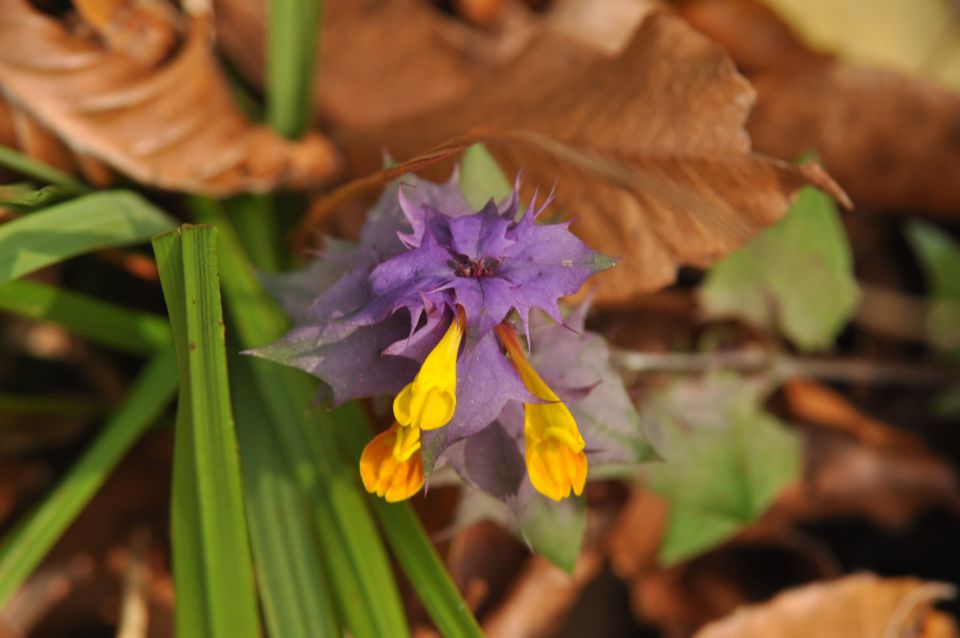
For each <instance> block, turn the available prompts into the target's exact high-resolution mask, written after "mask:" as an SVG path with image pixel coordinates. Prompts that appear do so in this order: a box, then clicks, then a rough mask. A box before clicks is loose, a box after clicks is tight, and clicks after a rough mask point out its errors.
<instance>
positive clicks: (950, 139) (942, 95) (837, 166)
mask: <svg viewBox="0 0 960 638" xmlns="http://www.w3.org/2000/svg"><path fill="white" fill-rule="evenodd" d="M751 81H752V82H753V85H754V86H755V87H756V89H757V96H758V97H757V105H756V108H754V110H753V113H752V114H751V116H750V121H749V123H748V130H749V131H750V134H751V136H752V137H753V139H754V142H755V143H756V146H757V148H758V149H759V150H760V151H762V152H765V153H772V154H775V155H779V156H781V157H795V156H797V155H798V154H800V153H803V152H806V151H809V150H811V149H813V150H815V151H816V152H817V153H818V154H819V156H820V158H821V161H822V162H823V165H824V167H826V169H827V170H828V171H830V173H831V175H833V176H834V177H835V178H836V179H837V180H838V181H839V182H840V183H841V184H843V187H844V188H845V189H846V190H847V192H848V193H850V197H851V199H852V200H853V201H854V203H855V204H856V205H858V206H865V207H869V208H873V209H880V210H910V209H912V210H916V209H921V210H925V211H930V212H935V213H940V214H953V213H955V211H956V209H957V206H958V203H960V172H958V171H960V169H958V167H960V139H958V138H957V136H956V134H955V132H956V130H957V128H958V126H960V96H958V95H957V94H955V93H953V92H951V91H948V90H946V89H942V88H939V87H937V86H935V85H933V84H931V83H929V82H926V81H923V80H919V79H915V78H910V77H907V76H904V75H900V74H898V73H894V72H890V71H881V70H876V69H868V68H860V67H853V66H845V65H839V64H838V65H833V66H829V67H827V68H824V69H816V70H810V71H803V72H797V73H791V72H784V73H780V72H770V73H761V74H757V75H755V76H752V77H751Z"/></svg>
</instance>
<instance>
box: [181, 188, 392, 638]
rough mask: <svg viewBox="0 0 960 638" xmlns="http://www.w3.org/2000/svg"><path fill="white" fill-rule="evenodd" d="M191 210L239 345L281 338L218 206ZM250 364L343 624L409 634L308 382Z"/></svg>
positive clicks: (200, 203)
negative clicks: (310, 520)
mask: <svg viewBox="0 0 960 638" xmlns="http://www.w3.org/2000/svg"><path fill="white" fill-rule="evenodd" d="M194 212H195V215H196V216H197V218H198V219H199V220H200V221H203V222H207V223H213V224H216V225H217V226H218V227H219V229H220V251H221V258H222V260H223V265H224V268H223V287H224V294H225V296H226V298H227V301H228V310H229V312H230V316H231V319H232V322H233V323H232V325H233V326H234V328H235V329H236V331H237V336H238V338H239V340H240V342H241V343H242V345H243V346H244V347H256V346H260V345H263V344H265V343H269V342H270V341H272V340H274V339H276V338H278V337H279V336H281V335H282V334H283V333H284V331H285V330H286V329H287V327H288V323H287V319H286V317H285V316H284V315H283V312H282V311H281V310H280V309H279V307H277V305H276V304H275V303H274V302H273V300H272V299H270V297H269V296H267V294H266V292H265V291H264V290H263V288H262V287H261V286H260V283H259V282H258V281H257V277H256V275H255V274H254V272H253V269H252V268H251V266H250V264H249V262H248V261H247V259H246V256H245V255H244V253H243V249H242V248H241V246H240V242H239V240H238V239H237V236H236V235H235V234H234V232H233V228H232V227H231V225H230V224H229V222H228V221H227V219H226V217H225V215H224V214H223V211H222V209H221V208H220V207H219V205H218V204H217V203H216V202H213V201H211V200H194ZM250 365H251V370H252V371H253V373H254V376H255V378H256V383H257V386H258V387H259V390H260V392H261V396H262V397H263V400H264V407H266V409H267V413H268V414H269V417H270V423H271V425H272V427H274V428H275V433H276V435H277V440H278V442H279V443H280V446H281V448H282V449H283V452H284V453H285V455H286V460H287V462H288V463H289V464H290V466H291V467H292V468H294V471H295V472H296V476H297V480H298V481H299V482H300V484H301V486H302V487H303V489H304V490H305V491H306V492H307V493H308V494H309V495H310V499H311V505H312V506H313V508H314V516H315V518H316V522H317V531H318V533H319V535H320V541H321V547H322V550H323V552H322V555H323V557H324V558H325V568H326V569H327V573H328V575H329V580H330V583H331V584H332V586H333V587H334V593H335V595H336V598H337V604H338V608H339V610H340V615H341V617H342V618H343V621H344V623H345V624H346V626H347V628H348V629H349V630H350V633H351V634H353V635H355V636H357V637H358V638H366V637H368V636H370V637H373V636H391V637H393V636H397V637H402V636H406V635H409V628H408V626H407V623H406V620H405V618H404V614H403V608H402V605H401V603H400V596H399V593H398V591H397V586H396V583H395V581H394V579H393V574H392V571H391V569H390V562H389V559H388V557H387V553H386V548H385V547H384V546H383V543H382V541H381V540H380V538H379V535H378V534H377V530H376V524H375V522H374V521H373V518H372V516H371V515H370V512H369V511H368V510H367V507H366V504H365V501H364V498H363V495H362V494H361V493H360V492H359V491H358V486H357V484H356V481H355V480H354V478H353V475H354V472H355V470H354V468H352V467H346V466H344V465H343V463H342V459H341V458H340V455H339V451H338V448H337V445H336V440H335V439H334V438H333V432H332V430H331V424H330V422H329V416H328V415H326V414H325V413H323V412H320V411H318V410H316V409H312V408H311V405H310V404H311V402H312V399H313V396H312V395H313V388H314V387H315V386H314V384H313V382H312V381H311V380H310V379H309V377H307V376H306V375H305V374H303V373H300V372H298V371H295V370H291V369H287V368H282V367H280V366H277V365H276V364H273V363H271V362H268V361H263V360H253V361H251V364H250Z"/></svg>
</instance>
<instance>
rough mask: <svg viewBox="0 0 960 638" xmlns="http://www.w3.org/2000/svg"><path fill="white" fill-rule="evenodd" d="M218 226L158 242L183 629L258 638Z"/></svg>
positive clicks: (189, 229) (187, 636) (225, 637)
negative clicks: (166, 323)
mask: <svg viewBox="0 0 960 638" xmlns="http://www.w3.org/2000/svg"><path fill="white" fill-rule="evenodd" d="M216 245H217V237H216V229H213V228H209V227H197V226H184V227H182V228H181V229H179V230H177V231H175V232H172V233H168V234H166V235H163V236H161V237H158V238H157V239H155V240H154V242H153V246H154V252H155V253H156V256H157V266H158V268H159V270H160V282H161V284H162V285H163V294H164V299H165V300H166V302H167V310H168V312H169V314H170V323H171V326H172V328H173V339H174V344H175V346H176V350H177V361H178V367H179V371H180V400H179V405H178V410H177V429H176V444H175V449H174V481H173V507H172V509H173V512H172V517H173V522H172V526H173V564H174V582H175V585H176V587H177V615H176V628H177V636H179V637H180V638H191V637H193V636H196V637H198V638H247V637H249V638H253V637H256V636H259V635H260V614H259V609H258V607H257V597H256V589H255V585H254V578H253V566H252V563H251V555H250V544H249V539H248V537H247V525H246V518H245V515H244V509H243V495H242V485H241V477H240V461H239V458H238V454H237V439H236V433H235V430H234V422H233V413H232V409H231V405H230V387H229V380H228V377H227V361H226V345H225V344H224V329H223V314H222V310H221V306H220V281H219V272H218V263H217V252H216Z"/></svg>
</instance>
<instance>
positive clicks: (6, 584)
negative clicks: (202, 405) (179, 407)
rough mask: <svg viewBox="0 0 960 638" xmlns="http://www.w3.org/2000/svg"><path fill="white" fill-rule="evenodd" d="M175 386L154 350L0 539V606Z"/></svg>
mask: <svg viewBox="0 0 960 638" xmlns="http://www.w3.org/2000/svg"><path fill="white" fill-rule="evenodd" d="M176 387H177V370H176V361H175V358H174V354H173V351H172V350H170V351H165V352H162V353H160V354H158V355H157V356H156V357H155V358H154V359H153V360H152V361H151V362H150V363H148V364H147V366H146V367H145V368H144V370H143V372H141V373H140V376H139V377H138V378H137V380H136V381H135V382H134V384H133V386H132V388H131V390H130V395H129V397H128V398H127V400H126V402H125V403H124V405H123V407H121V408H120V409H119V410H118V411H117V412H116V414H114V415H113V417H111V418H110V420H109V421H107V424H106V425H105V426H104V427H103V430H102V431H101V432H100V433H99V434H98V435H97V437H96V438H95V439H94V440H93V442H92V443H91V444H90V445H89V446H87V448H86V449H85V450H84V451H83V454H82V455H81V456H80V458H79V459H78V460H77V462H76V463H74V465H73V467H71V468H70V470H69V471H68V472H67V473H66V475H64V477H63V478H62V479H61V480H60V482H59V484H58V485H57V486H56V487H55V488H54V489H53V491H52V492H51V493H50V494H48V495H47V496H46V498H44V499H43V501H41V502H40V504H39V505H38V506H37V508H36V509H35V510H33V511H32V512H31V513H29V514H28V515H26V516H25V517H24V518H22V519H21V520H20V521H19V523H18V524H17V525H16V527H14V528H13V530H12V531H11V532H10V533H9V534H8V536H7V537H6V538H5V539H4V540H3V543H2V545H0V607H3V606H4V605H6V603H7V601H9V600H10V597H11V596H12V595H13V593H14V592H15V591H16V590H17V588H19V587H20V585H22V584H23V582H24V580H26V578H27V577H28V576H29V575H30V572H32V571H33V570H34V569H35V568H36V566H37V565H38V564H39V563H40V561H41V560H42V559H43V557H44V556H46V554H47V552H49V551H50V549H51V548H52V547H53V545H54V543H56V542H57V540H58V539H59V538H60V536H61V535H62V534H63V532H64V531H65V530H66V529H67V527H68V526H69V525H70V523H71V522H73V520H74V519H75V518H76V517H77V515H78V514H79V513H80V512H81V511H82V510H83V508H84V507H85V506H86V505H87V503H88V502H89V501H90V499H91V498H92V497H93V495H94V494H96V492H97V490H98V489H100V486H101V485H103V482H104V481H106V479H107V476H108V475H109V474H110V472H111V471H113V468H114V467H116V465H117V463H119V462H120V459H122V458H123V456H124V455H125V454H126V453H127V451H128V450H129V449H130V447H131V446H132V445H133V444H134V443H135V442H136V441H137V439H139V438H140V436H141V435H142V434H143V432H144V431H146V429H147V428H148V427H150V425H151V424H153V423H154V421H156V419H157V417H158V416H160V414H161V412H162V411H163V410H164V408H165V407H166V406H167V404H169V403H170V401H171V400H172V399H173V395H174V392H175V391H176Z"/></svg>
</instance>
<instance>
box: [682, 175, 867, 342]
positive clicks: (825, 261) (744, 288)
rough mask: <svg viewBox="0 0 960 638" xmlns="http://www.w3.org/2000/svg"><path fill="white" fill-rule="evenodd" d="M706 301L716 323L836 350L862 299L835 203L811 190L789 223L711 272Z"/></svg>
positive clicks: (787, 219) (764, 234)
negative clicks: (740, 323) (730, 320)
mask: <svg viewBox="0 0 960 638" xmlns="http://www.w3.org/2000/svg"><path fill="white" fill-rule="evenodd" d="M699 297H700V302H701V304H702V306H703V308H704V309H705V310H706V312H707V314H708V315H710V316H712V317H739V318H742V319H745V320H747V321H749V322H752V323H755V324H757V325H760V326H764V327H767V328H770V329H773V330H778V331H779V332H780V333H782V334H783V335H784V336H786V337H787V338H788V339H790V340H791V341H793V342H794V343H795V344H796V345H797V346H798V347H800V348H801V349H804V350H817V349H822V348H827V347H829V346H830V344H832V343H833V340H834V339H835V338H836V336H837V334H838V333H839V332H840V330H842V329H843V326H844V325H845V324H846V323H847V321H848V320H849V319H850V318H851V317H852V316H853V314H854V312H855V311H856V307H857V302H858V299H859V289H858V288H857V284H856V280H855V279H854V277H853V259H852V256H851V253H850V245H849V243H848V242H847V238H846V234H845V233H844V230H843V225H842V223H841V221H840V216H839V214H838V212H837V208H836V205H835V204H834V202H833V200H832V199H830V197H829V196H827V195H825V194H824V193H822V192H820V191H818V190H816V189H815V188H813V187H811V186H808V187H806V188H804V189H803V190H802V191H800V195H799V196H798V197H797V201H796V202H795V203H794V204H793V206H791V208H790V210H789V212H788V213H787V216H786V217H785V218H784V219H782V220H781V221H780V222H778V223H777V224H775V225H774V226H772V227H771V228H768V229H767V230H765V231H763V232H762V233H760V234H759V235H758V236H757V237H755V238H754V239H753V240H752V241H751V242H750V243H748V244H747V245H746V246H745V247H743V248H741V249H740V250H738V251H736V252H734V253H733V254H731V255H730V256H728V257H727V258H725V259H724V260H722V261H720V262H719V263H717V264H716V265H715V266H714V267H713V268H711V269H710V272H709V273H707V277H706V280H705V281H704V283H703V285H702V286H701V287H700V291H699Z"/></svg>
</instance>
